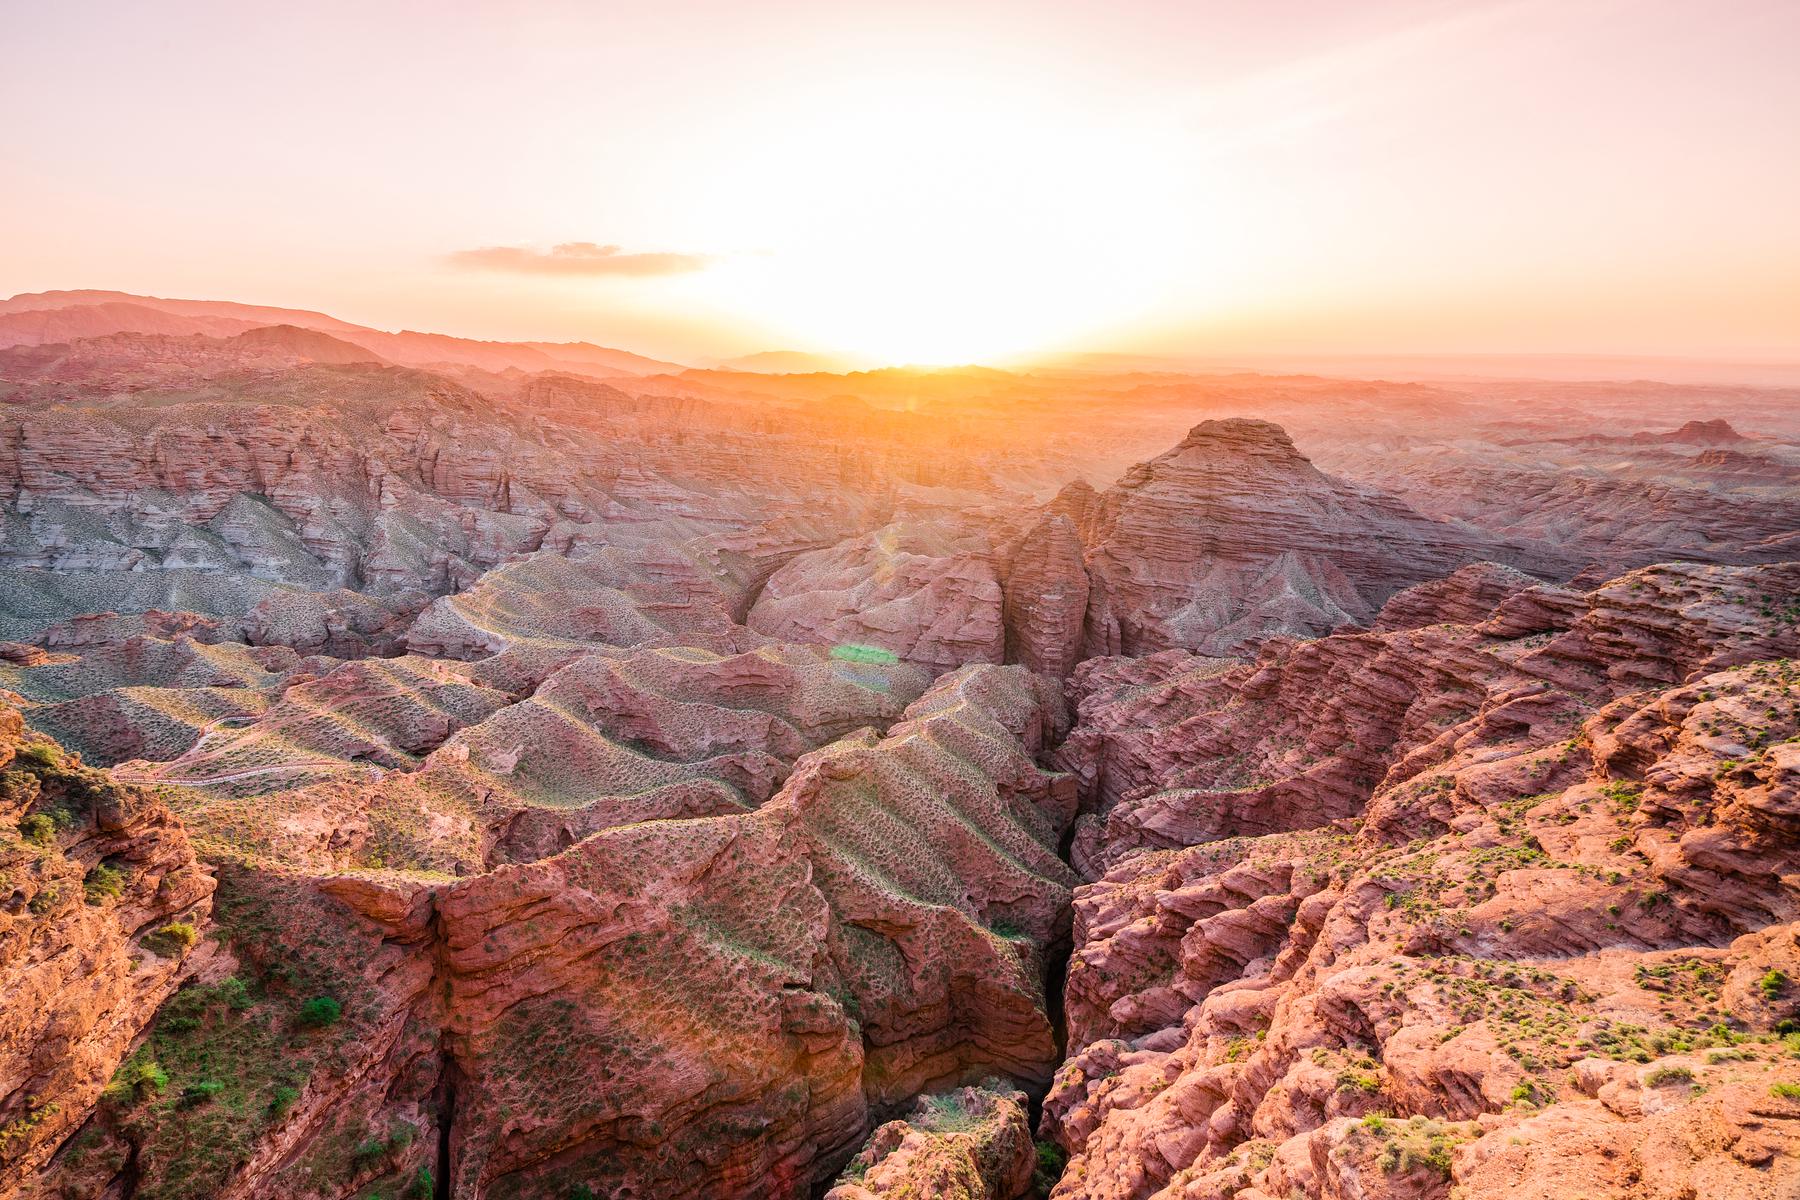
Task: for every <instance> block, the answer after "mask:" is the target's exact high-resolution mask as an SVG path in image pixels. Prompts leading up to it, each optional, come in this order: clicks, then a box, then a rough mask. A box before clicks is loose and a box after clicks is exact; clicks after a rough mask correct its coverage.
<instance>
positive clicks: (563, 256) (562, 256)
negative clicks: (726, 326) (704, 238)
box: [450, 242, 712, 275]
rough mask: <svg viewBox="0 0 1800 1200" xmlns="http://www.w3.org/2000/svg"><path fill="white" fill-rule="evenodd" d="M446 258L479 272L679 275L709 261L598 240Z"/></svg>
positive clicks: (461, 252) (706, 257) (478, 251)
mask: <svg viewBox="0 0 1800 1200" xmlns="http://www.w3.org/2000/svg"><path fill="white" fill-rule="evenodd" d="M450 261H451V262H452V263H454V264H455V265H457V266H459V267H469V268H472V269H475V270H482V271H514V272H518V273H520V274H525V275H680V274H684V273H685V272H688V271H699V270H703V269H705V267H706V266H707V265H708V264H709V263H711V262H712V256H711V255H708V254H673V253H635V252H634V253H631V254H627V253H626V252H625V251H624V249H623V248H622V247H619V246H602V245H600V244H599V243H598V242H564V243H563V244H562V245H560V246H552V247H550V249H548V250H534V249H532V248H531V247H529V246H482V247H480V248H478V249H475V250H458V251H456V252H455V253H454V254H452V255H450Z"/></svg>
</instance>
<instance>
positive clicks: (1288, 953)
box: [0, 292, 1800, 1200]
mask: <svg viewBox="0 0 1800 1200" xmlns="http://www.w3.org/2000/svg"><path fill="white" fill-rule="evenodd" d="M0 406H3V407H0V506H3V508H4V521H5V528H4V533H3V535H0V639H3V640H0V1200H25V1198H30V1200H90V1198H105V1200H184V1198H189V1197H202V1196H205V1197H217V1198H219V1200H237V1198H246V1200H247V1198H250V1197H280V1198H288V1197H292V1198H295V1200H367V1198H369V1197H376V1196H379V1197H381V1198H382V1200H403V1198H408V1200H427V1198H430V1200H437V1198H440V1197H443V1198H448V1197H456V1198H459V1200H514V1198H517V1200H525V1198H528V1197H529V1198H535V1197H553V1198H556V1200H597V1198H599V1197H617V1198H621V1200H624V1198H635V1200H652V1198H656V1200H661V1198H665V1197H668V1198H682V1197H695V1198H701V1197H734V1198H735V1197H743V1198H746V1200H786V1198H802V1197H816V1196H827V1197H829V1198H830V1200H871V1198H873V1197H893V1198H894V1200H900V1198H902V1197H915V1198H916V1197H924V1196H946V1197H966V1198H968V1200H1019V1198H1020V1197H1025V1196H1035V1197H1054V1198H1056V1200H1077V1198H1081V1200H1149V1198H1151V1197H1155V1198H1156V1200H1227V1198H1229V1197H1236V1198H1238V1200H1294V1198H1295V1197H1308V1198H1311V1197H1319V1198H1329V1200H1449V1198H1451V1197H1458V1198H1460V1200H1473V1198H1478V1197H1487V1196H1500V1195H1508V1196H1510V1197H1517V1198H1530V1197H1543V1198H1545V1200H1550V1198H1552V1197H1572V1196H1584V1197H1588V1198H1589V1200H1602V1198H1606V1200H1633V1198H1637V1197H1653V1198H1657V1200H1678V1198H1681V1197H1715V1196H1716V1197H1742V1198H1744V1200H1780V1198H1782V1197H1787V1196H1792V1195H1795V1194H1800V696H1797V694H1796V688H1797V687H1800V666H1797V665H1796V662H1795V659H1796V658H1797V657H1800V394H1797V393H1795V392H1794V391H1792V390H1790V389H1781V388H1774V387H1747V386H1738V385H1704V384H1679V385H1678V384H1662V383H1653V382H1589V383H1552V382H1540V381H1499V380H1454V381H1428V382H1404V381H1399V382H1396V381H1384V380H1357V379H1338V378H1324V377H1311V376H1284V375H1256V374H1248V373H1218V374H1199V373H1182V372H1175V371H1127V370H1110V369H1107V370H1102V369H1091V370H1089V369H1075V368H1049V367H1045V368H1041V369H1032V370H1023V369H1022V370H1017V371H1000V370H993V369H987V368H973V367H971V368H961V369H945V370H919V369H890V370H880V371H870V372H859V373H849V374H831V373H825V372H800V373H792V374H774V373H769V374H761V373H757V372H753V371H747V370H742V369H736V368H712V369H701V368H685V367H682V366H679V365H677V364H673V363H667V362H660V361H657V360H654V359H649V358H645V357H642V356H638V355H634V354H631V353H629V352H626V351H617V350H610V349H607V348H604V347H599V346H590V345H587V344H585V343H581V344H550V343H540V342H532V343H523V342H521V343H499V342H472V341H468V340H466V339H457V338H448V337H442V336H439V335H432V334H419V333H398V334H396V333H386V332H383V331H378V330H371V329H367V328H364V327H361V326H357V325H353V324H351V323H349V322H344V321H339V320H337V319H335V318H332V317H328V316H325V315H323V314H319V313H309V312H305V311H301V310H293V309H272V308H263V307H257V306H249V305H238V304H229V303H224V302H212V301H170V300H162V299H157V298H154V297H143V296H133V295H127V294H124V293H83V292H63V293H44V294H39V295H33V296H20V297H15V298H13V299H12V300H10V301H6V302H4V303H0ZM1596 430H1607V431H1609V432H1607V433H1605V434H1599V433H1596V432H1595V431H1596Z"/></svg>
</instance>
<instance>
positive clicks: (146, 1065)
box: [100, 1056, 169, 1105]
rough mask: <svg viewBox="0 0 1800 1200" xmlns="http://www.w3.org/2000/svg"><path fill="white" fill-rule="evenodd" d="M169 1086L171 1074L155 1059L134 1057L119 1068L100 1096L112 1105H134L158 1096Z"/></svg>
mask: <svg viewBox="0 0 1800 1200" xmlns="http://www.w3.org/2000/svg"><path fill="white" fill-rule="evenodd" d="M168 1086H169V1073H168V1072H167V1071H165V1070H163V1069H162V1068H161V1067H160V1066H158V1065H157V1062H156V1060H155V1059H154V1058H138V1057H135V1056H133V1057H132V1058H129V1059H127V1060H126V1061H125V1065H124V1066H122V1067H120V1068H119V1070H118V1073H117V1074H115V1075H114V1076H113V1077H112V1082H111V1083H109V1084H107V1085H106V1088H105V1089H104V1090H103V1091H102V1092H101V1093H100V1096H101V1098H102V1099H104V1100H106V1101H108V1102H110V1103H112V1104H120V1105H123V1104H133V1103H136V1102H137V1101H139V1100H142V1099H144V1098H146V1097H148V1096H154V1095H157V1094H158V1093H160V1092H161V1091H162V1090H163V1089H164V1088H166V1087H168Z"/></svg>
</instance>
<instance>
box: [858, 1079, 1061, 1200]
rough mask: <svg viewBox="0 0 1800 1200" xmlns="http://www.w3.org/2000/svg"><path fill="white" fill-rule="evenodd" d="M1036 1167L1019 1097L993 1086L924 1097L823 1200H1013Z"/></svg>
mask: <svg viewBox="0 0 1800 1200" xmlns="http://www.w3.org/2000/svg"><path fill="white" fill-rule="evenodd" d="M1035 1161H1036V1159H1035V1155H1034V1154H1033V1150H1032V1143H1031V1122H1030V1118H1029V1117H1028V1116H1027V1115H1026V1112H1025V1093H1024V1092H1021V1091H1018V1090H1016V1089H1014V1088H1011V1087H1008V1086H1007V1085H1006V1084H1004V1083H1003V1082H1001V1081H999V1080H989V1081H987V1082H985V1083H983V1084H982V1085H981V1086H980V1087H966V1088H958V1089H957V1090H956V1091H954V1092H948V1093H945V1094H943V1095H939V1096H926V1097H923V1098H921V1099H920V1100H919V1102H918V1103H917V1104H915V1105H914V1106H913V1109H912V1112H911V1113H910V1114H909V1115H908V1116H907V1117H906V1119H904V1120H899V1121H889V1122H888V1123H887V1124H885V1125H883V1126H882V1127H881V1128H879V1129H877V1130H876V1131H875V1133H874V1135H873V1136H872V1137H870V1138H869V1141H868V1144H867V1145H866V1146H864V1147H863V1149H862V1151H861V1152H860V1153H858V1154H857V1156H856V1157H855V1158H853V1159H851V1160H850V1166H849V1167H848V1168H846V1169H845V1172H844V1174H843V1175H842V1176H841V1177H840V1181H839V1183H838V1185H837V1186H836V1187H834V1188H832V1189H831V1190H830V1191H829V1192H827V1193H825V1198H826V1200H876V1198H877V1197H881V1196H893V1197H896V1198H900V1197H908V1196H932V1197H943V1198H944V1200H1017V1197H1019V1196H1023V1195H1024V1194H1025V1192H1026V1190H1027V1189H1028V1188H1030V1186H1031V1176H1032V1167H1033V1164H1034V1162H1035Z"/></svg>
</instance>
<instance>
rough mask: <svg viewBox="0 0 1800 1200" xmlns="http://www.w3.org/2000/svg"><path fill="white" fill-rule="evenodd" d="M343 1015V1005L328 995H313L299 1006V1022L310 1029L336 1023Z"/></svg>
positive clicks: (322, 1027)
mask: <svg viewBox="0 0 1800 1200" xmlns="http://www.w3.org/2000/svg"><path fill="white" fill-rule="evenodd" d="M343 1015H344V1006H343V1005H342V1004H339V1003H338V1002H337V1001H336V1000H334V999H332V998H331V997H330V996H314V997H313V998H312V999H311V1000H308V1001H307V1002H306V1003H305V1004H302V1005H301V1006H300V1023H301V1024H302V1025H305V1026H307V1027H308V1028H311V1029H324V1028H325V1027H326V1026H328V1025H336V1024H337V1023H338V1020H339V1019H340V1018H342V1017H343Z"/></svg>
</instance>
